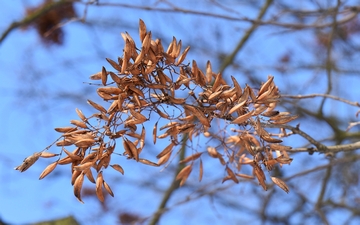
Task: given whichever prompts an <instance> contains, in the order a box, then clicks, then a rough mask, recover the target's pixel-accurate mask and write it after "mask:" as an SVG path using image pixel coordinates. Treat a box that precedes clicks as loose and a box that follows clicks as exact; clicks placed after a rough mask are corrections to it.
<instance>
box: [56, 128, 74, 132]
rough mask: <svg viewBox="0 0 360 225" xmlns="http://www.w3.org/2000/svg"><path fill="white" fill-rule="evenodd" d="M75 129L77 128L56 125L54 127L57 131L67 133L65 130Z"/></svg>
mask: <svg viewBox="0 0 360 225" xmlns="http://www.w3.org/2000/svg"><path fill="white" fill-rule="evenodd" d="M76 129H77V128H76V127H57V128H55V130H56V131H57V132H59V133H67V132H71V131H75V130H76Z"/></svg>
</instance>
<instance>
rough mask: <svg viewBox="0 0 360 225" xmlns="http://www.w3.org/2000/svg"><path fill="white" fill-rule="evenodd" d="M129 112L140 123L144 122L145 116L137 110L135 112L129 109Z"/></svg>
mask: <svg viewBox="0 0 360 225" xmlns="http://www.w3.org/2000/svg"><path fill="white" fill-rule="evenodd" d="M130 114H131V115H132V116H134V117H135V118H136V119H137V120H140V121H141V123H143V122H145V121H146V120H147V118H146V117H145V116H144V115H142V114H141V113H139V112H136V111H135V110H134V109H130Z"/></svg>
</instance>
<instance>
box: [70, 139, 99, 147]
mask: <svg viewBox="0 0 360 225" xmlns="http://www.w3.org/2000/svg"><path fill="white" fill-rule="evenodd" d="M94 143H95V140H94V139H83V140H80V141H77V142H75V143H74V144H75V145H76V147H80V148H88V147H90V146H92V145H93V144H94Z"/></svg>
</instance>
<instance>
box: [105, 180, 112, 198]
mask: <svg viewBox="0 0 360 225" xmlns="http://www.w3.org/2000/svg"><path fill="white" fill-rule="evenodd" d="M103 185H104V188H105V190H106V191H107V192H108V193H109V195H111V196H112V197H114V193H113V191H112V190H111V188H110V186H109V185H108V184H107V183H106V182H105V181H103Z"/></svg>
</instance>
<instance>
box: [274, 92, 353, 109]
mask: <svg viewBox="0 0 360 225" xmlns="http://www.w3.org/2000/svg"><path fill="white" fill-rule="evenodd" d="M281 97H283V98H295V99H305V98H314V97H324V98H331V99H334V100H336V101H340V102H344V103H346V104H349V105H352V106H357V107H360V103H359V102H351V101H349V100H346V99H344V98H340V97H337V96H334V95H329V94H310V95H281Z"/></svg>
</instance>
